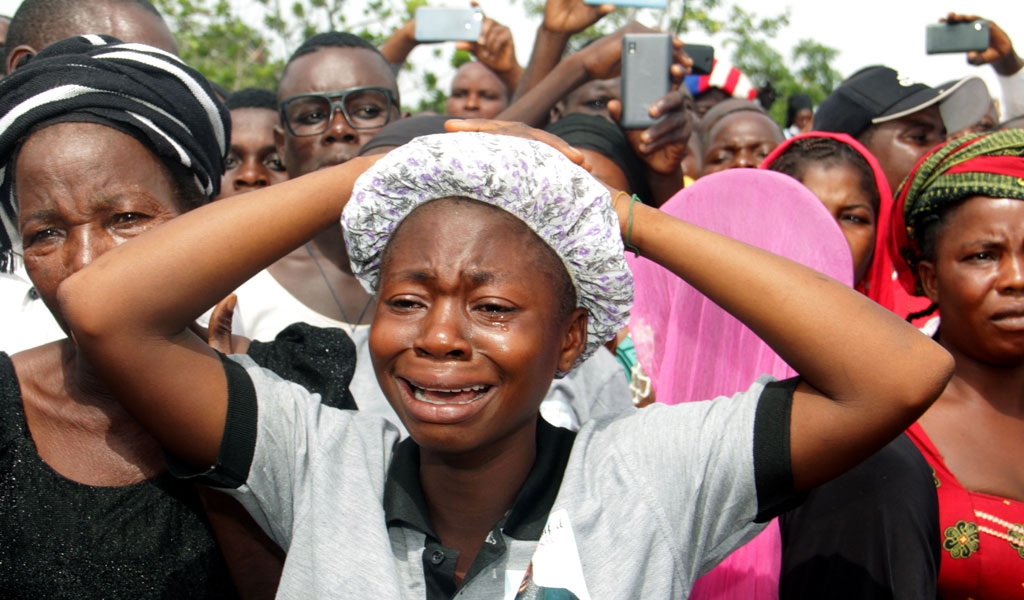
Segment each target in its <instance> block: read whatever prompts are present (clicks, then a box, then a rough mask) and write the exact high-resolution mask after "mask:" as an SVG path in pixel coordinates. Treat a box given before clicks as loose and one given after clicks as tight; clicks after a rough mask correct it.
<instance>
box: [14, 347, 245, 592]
mask: <svg viewBox="0 0 1024 600" xmlns="http://www.w3.org/2000/svg"><path fill="white" fill-rule="evenodd" d="M235 596H236V593H235V590H234V586H233V584H232V583H231V579H230V577H229V575H228V571H227V567H226V565H225V563H224V559H223V557H222V556H221V553H220V550H219V549H218V547H217V543H216V541H215V540H214V537H213V533H212V531H211V530H210V526H209V524H208V523H207V521H206V518H205V513H204V511H203V507H202V504H201V503H200V500H199V497H198V495H197V493H196V490H195V486H194V485H193V484H192V483H189V482H183V481H178V480H176V479H174V478H173V477H171V476H170V475H169V474H167V473H163V474H161V475H158V476H157V477H155V478H153V479H150V480H147V481H143V482H141V483H137V484H133V485H128V486H124V487H96V486H90V485H84V484H81V483H77V482H74V481H71V480H68V479H66V478H64V477H62V476H61V475H59V474H57V473H56V472H55V471H53V470H52V469H51V468H50V467H49V466H48V465H47V464H46V463H45V462H44V461H43V460H42V459H41V458H40V457H39V454H38V453H37V452H36V447H35V443H34V442H33V441H32V437H31V436H30V435H29V430H28V425H27V424H26V421H25V410H24V406H23V404H22V399H21V389H20V387H19V385H18V380H17V377H16V376H15V373H14V366H13V365H12V364H11V360H10V358H9V357H8V356H7V355H6V354H4V353H0V598H5V599H17V598H26V599H27V598H33V599H36V598H48V599H49V598H57V599H59V598H132V599H146V598H234V597H235Z"/></svg>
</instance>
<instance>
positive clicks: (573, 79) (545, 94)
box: [498, 22, 692, 144]
mask: <svg viewBox="0 0 1024 600" xmlns="http://www.w3.org/2000/svg"><path fill="white" fill-rule="evenodd" d="M653 32H655V30H653V29H650V28H648V27H644V26H643V25H641V24H639V23H636V22H633V23H630V24H628V25H626V26H625V27H623V28H621V29H619V30H617V31H616V32H615V33H612V34H609V35H606V36H604V37H603V38H601V39H599V40H597V41H596V42H594V43H593V44H590V45H589V46H587V47H586V48H583V49H582V50H580V51H579V52H577V53H575V54H572V55H570V56H567V57H566V58H565V59H564V60H562V61H561V62H559V63H558V65H557V66H556V67H555V68H554V70H553V71H551V72H550V73H548V74H547V76H546V77H544V78H543V80H542V81H541V82H540V83H538V84H537V85H536V86H534V87H533V89H531V90H530V92H529V93H527V94H525V95H523V96H521V97H519V98H517V99H516V100H515V101H514V102H513V103H512V104H511V105H510V106H509V107H508V108H506V109H505V110H504V111H502V112H501V114H500V115H498V119H500V120H502V121H518V122H520V123H526V124H527V125H529V126H531V127H543V126H545V125H546V124H547V122H548V115H549V111H550V110H551V107H552V106H554V105H555V102H558V101H559V100H560V99H561V98H562V97H563V96H565V95H566V94H567V93H569V92H571V91H572V90H574V89H576V88H577V87H579V86H581V85H583V84H584V83H586V82H588V81H590V80H592V79H610V78H612V77H617V76H618V75H619V72H620V67H621V63H622V36H623V35H625V34H627V33H653ZM673 44H674V57H673V58H674V60H673V64H672V67H671V76H672V79H673V81H674V82H675V83H676V84H678V83H679V82H681V81H682V80H683V76H684V75H685V74H686V70H687V69H688V68H689V67H690V65H691V64H692V61H691V60H690V58H689V57H688V56H686V53H685V52H683V50H682V48H683V43H682V42H681V41H679V40H678V39H673ZM656 104H658V103H656ZM652 109H653V106H652ZM652 144H653V142H652Z"/></svg>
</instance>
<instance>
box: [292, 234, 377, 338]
mask: <svg viewBox="0 0 1024 600" xmlns="http://www.w3.org/2000/svg"><path fill="white" fill-rule="evenodd" d="M303 247H304V248H305V249H306V252H308V253H309V257H310V258H312V259H313V264H315V265H316V270H317V271H320V277H321V278H322V279H323V280H324V285H326V286H327V291H328V292H330V293H331V298H333V299H334V305H335V306H337V307H338V312H340V313H341V317H342V319H344V320H345V322H346V323H348V325H349V333H350V334H355V332H356V327H358V326H359V324H360V323H362V322H363V317H365V316H366V311H367V310H369V309H370V303H371V302H373V296H370V297H369V298H367V299H366V304H364V305H363V310H361V311H359V318H358V319H356V320H355V322H352V319H349V318H348V314H347V313H346V312H345V309H344V308H342V306H341V300H339V299H338V295H337V294H335V293H334V287H333V286H332V285H331V281H330V280H329V279H327V273H324V268H323V266H321V265H320V260H319V259H317V257H316V254H313V249H312V248H310V247H309V243H308V242H307V243H305V244H303Z"/></svg>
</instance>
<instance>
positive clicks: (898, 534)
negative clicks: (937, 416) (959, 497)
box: [779, 434, 942, 600]
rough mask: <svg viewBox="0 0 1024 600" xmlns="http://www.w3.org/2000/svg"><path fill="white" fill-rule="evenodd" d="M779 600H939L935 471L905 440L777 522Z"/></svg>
mask: <svg viewBox="0 0 1024 600" xmlns="http://www.w3.org/2000/svg"><path fill="white" fill-rule="evenodd" d="M779 525H780V528H781V532H782V573H781V580H780V585H779V592H780V598H781V600H789V599H797V598H834V599H839V600H862V599H863V600H867V599H872V600H874V599H882V600H884V599H900V600H904V599H906V600H934V599H935V598H937V596H938V591H937V585H936V581H937V578H938V570H939V563H940V561H941V552H942V550H941V547H940V538H939V505H938V496H937V494H936V490H935V483H934V477H933V474H932V470H931V467H929V465H928V463H927V462H926V461H925V459H924V457H923V456H921V453H920V452H919V451H918V449H917V447H916V446H914V443H913V442H912V441H911V440H910V438H908V437H907V436H906V434H903V435H901V436H900V437H898V438H896V439H895V440H893V441H892V442H890V443H889V445H887V446H885V447H884V448H882V449H881V450H879V451H878V453H876V454H875V455H874V456H872V457H870V458H868V459H867V460H865V461H864V462H863V463H861V464H860V465H858V466H856V467H854V468H853V469H851V470H850V471H848V472H846V473H844V474H843V475H840V476H839V477H837V478H835V479H833V480H832V481H830V482H828V483H825V484H823V485H821V486H818V487H817V488H816V489H814V490H811V491H810V492H809V493H808V494H807V498H806V500H805V501H804V503H803V504H802V505H801V506H800V507H799V508H796V509H794V510H792V511H790V512H788V513H786V514H784V515H782V516H781V517H780V518H779Z"/></svg>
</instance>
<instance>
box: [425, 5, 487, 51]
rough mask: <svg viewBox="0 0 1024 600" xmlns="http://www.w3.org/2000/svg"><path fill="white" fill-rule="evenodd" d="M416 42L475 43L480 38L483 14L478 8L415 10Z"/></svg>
mask: <svg viewBox="0 0 1024 600" xmlns="http://www.w3.org/2000/svg"><path fill="white" fill-rule="evenodd" d="M414 19H415V20H416V30H415V34H414V35H415V37H416V41H417V42H475V41H477V39H479V38H480V28H481V27H482V25H483V22H484V13H483V12H482V11H481V10H480V9H478V8H431V7H429V6H421V7H419V8H417V9H416V15H415V17H414Z"/></svg>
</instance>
